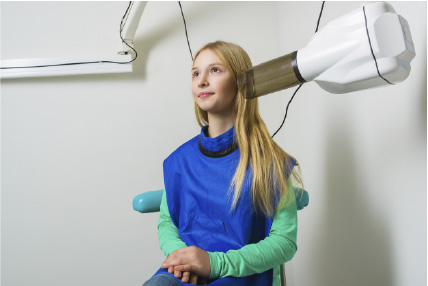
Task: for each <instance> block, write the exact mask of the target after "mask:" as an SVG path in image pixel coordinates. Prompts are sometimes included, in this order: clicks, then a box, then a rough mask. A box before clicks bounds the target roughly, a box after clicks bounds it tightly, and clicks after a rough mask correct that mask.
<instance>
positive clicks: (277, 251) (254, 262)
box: [209, 180, 297, 278]
mask: <svg viewBox="0 0 428 286" xmlns="http://www.w3.org/2000/svg"><path fill="white" fill-rule="evenodd" d="M288 187H289V190H290V195H291V200H292V201H291V202H290V203H289V204H288V205H287V206H286V207H283V208H282V209H278V210H277V211H276V213H275V216H274V219H273V223H272V227H271V230H270V232H269V236H268V237H266V238H265V239H263V240H261V241H259V242H258V243H254V244H248V245H246V246H244V247H242V248H240V249H238V250H229V251H228V252H226V253H224V252H209V256H210V263H211V275H210V278H218V277H225V276H234V277H243V276H248V275H252V274H255V273H261V272H264V271H267V270H269V269H272V268H277V267H278V266H279V265H281V264H282V263H284V262H286V261H289V260H291V259H292V258H293V256H294V254H295V253H296V251H297V245H296V239H297V206H296V203H295V195H294V189H293V186H292V185H291V181H290V180H289V181H288Z"/></svg>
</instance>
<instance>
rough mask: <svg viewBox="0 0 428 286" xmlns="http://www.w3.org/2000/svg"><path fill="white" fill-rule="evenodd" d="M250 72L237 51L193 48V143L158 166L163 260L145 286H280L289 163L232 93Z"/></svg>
mask: <svg viewBox="0 0 428 286" xmlns="http://www.w3.org/2000/svg"><path fill="white" fill-rule="evenodd" d="M250 67H252V64H251V60H250V58H249V56H248V55H247V53H246V52H245V51H244V50H243V49H242V48H241V47H239V46H237V45H235V44H232V43H227V42H222V41H217V42H214V43H209V44H207V45H205V46H204V47H202V48H201V49H200V50H199V51H198V52H197V54H196V56H195V60H194V62H193V68H192V93H193V98H194V102H195V113H196V119H197V121H198V123H199V125H200V126H201V127H202V130H201V133H200V135H198V136H196V137H194V138H193V139H191V140H190V141H188V142H186V143H184V144H183V145H182V146H180V147H179V148H178V149H177V150H176V151H174V152H173V153H172V154H171V155H170V156H169V157H168V158H167V159H166V160H165V161H164V181H165V193H164V195H163V198H162V203H161V210H160V218H159V222H158V236H159V242H160V246H161V249H162V251H163V252H164V253H165V255H166V256H167V260H165V262H164V263H163V264H162V265H161V268H160V269H159V270H158V271H157V272H156V274H155V275H154V276H153V277H152V278H151V279H150V280H149V281H147V282H146V283H145V284H144V286H150V285H164V286H165V285H189V284H192V285H195V284H209V285H233V286H238V285H246V286H251V285H255V286H256V285H257V286H258V285H269V286H270V285H275V286H276V285H279V284H280V281H279V267H280V265H281V264H282V263H284V262H285V261H288V260H290V259H291V258H293V256H294V254H295V252H296V250H297V246H296V234H297V210H296V204H295V197H294V191H293V189H292V188H293V187H292V185H291V179H290V175H293V178H294V179H296V180H297V181H298V182H300V183H301V180H300V177H299V175H298V173H297V172H296V171H295V170H293V167H294V166H295V165H298V164H297V162H296V160H295V159H294V158H293V157H291V156H289V155H288V154H287V153H286V152H285V151H283V150H282V149H281V148H280V147H279V146H278V145H277V144H276V143H275V142H274V141H273V140H272V139H271V137H270V135H269V133H268V130H267V128H266V126H265V124H264V122H263V120H262V119H261V117H260V115H259V111H258V102H257V99H251V100H246V99H245V98H244V97H243V96H242V95H241V94H240V92H239V91H238V88H237V84H236V78H237V75H238V73H239V72H241V71H243V70H246V69H248V68H250Z"/></svg>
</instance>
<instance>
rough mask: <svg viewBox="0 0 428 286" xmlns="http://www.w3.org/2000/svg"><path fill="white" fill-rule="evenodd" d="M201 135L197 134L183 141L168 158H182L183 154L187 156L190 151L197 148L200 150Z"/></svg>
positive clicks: (192, 151)
mask: <svg viewBox="0 0 428 286" xmlns="http://www.w3.org/2000/svg"><path fill="white" fill-rule="evenodd" d="M199 136H200V135H196V136H195V137H193V138H192V139H190V140H188V141H187V142H185V143H183V144H182V145H181V146H179V147H178V148H177V149H175V150H174V152H172V153H171V154H170V155H169V156H168V158H167V159H166V160H168V159H169V160H171V159H173V158H180V157H182V156H187V155H189V153H194V152H195V150H196V151H197V150H198V140H199Z"/></svg>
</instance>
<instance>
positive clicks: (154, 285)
mask: <svg viewBox="0 0 428 286" xmlns="http://www.w3.org/2000/svg"><path fill="white" fill-rule="evenodd" d="M143 286H181V283H180V282H178V281H177V280H176V279H175V278H174V277H173V276H170V275H168V274H159V275H156V276H153V277H152V278H150V279H149V280H147V281H146V282H145V283H144V284H143Z"/></svg>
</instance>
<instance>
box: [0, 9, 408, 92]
mask: <svg viewBox="0 0 428 286" xmlns="http://www.w3.org/2000/svg"><path fill="white" fill-rule="evenodd" d="M146 4H147V2H146V1H142V2H138V1H137V2H130V5H129V6H128V9H127V11H126V13H125V15H124V17H123V19H122V22H121V27H120V28H121V30H120V36H121V39H120V50H119V53H118V55H116V56H115V57H116V58H114V59H113V60H110V61H106V60H104V61H103V60H98V59H90V60H88V59H84V60H86V61H87V62H83V63H82V62H80V63H76V64H70V63H68V64H58V65H57V64H56V63H58V62H61V61H62V62H63V61H64V60H65V58H63V59H34V60H3V61H1V78H11V77H35V76H61V75H62V76H64V75H72V74H93V73H118V72H132V61H134V60H135V58H136V56H135V57H134V59H132V60H131V55H130V53H129V52H130V50H129V48H131V49H132V50H134V52H135V53H136V51H135V49H134V48H133V39H134V37H135V33H136V30H137V28H138V24H139V22H140V19H141V16H142V14H143V12H144V9H145V7H146ZM415 55H416V54H415V49H414V46H413V42H412V37H411V34H410V29H409V25H408V23H407V21H406V20H405V19H404V18H403V17H402V16H400V15H397V13H396V12H395V10H394V8H393V7H392V6H391V5H390V4H389V3H386V2H373V3H370V4H368V5H366V6H364V7H362V8H360V9H357V10H355V11H352V12H351V13H348V14H346V15H344V16H342V17H340V18H338V19H336V20H334V21H331V22H330V23H328V24H327V25H325V26H324V27H323V28H321V29H320V30H319V31H318V32H317V33H315V35H314V36H313V37H312V39H311V40H310V41H309V43H308V44H307V45H306V47H304V48H302V49H300V50H298V51H295V52H292V53H290V54H288V55H285V56H282V57H279V58H277V59H274V60H271V61H268V62H265V63H262V64H260V65H257V66H255V67H253V68H251V69H249V70H246V71H244V72H242V73H241V74H239V75H238V79H237V83H238V87H239V88H240V90H241V91H242V94H243V95H244V96H245V97H246V98H255V97H258V96H261V95H265V94H269V93H272V92H276V91H279V90H282V89H285V88H289V87H292V86H295V85H298V84H301V83H304V82H309V81H315V82H316V83H317V84H318V85H319V86H320V87H321V88H323V89H324V90H326V91H328V92H331V93H347V92H352V91H357V90H363V89H367V88H373V87H378V86H383V85H387V84H395V83H398V82H401V81H403V80H405V79H406V78H407V76H408V75H409V73H410V62H411V61H412V59H413V58H414V57H415ZM112 58H113V57H112ZM79 60H81V59H79ZM120 61H122V62H120ZM44 64H45V65H44ZM15 65H17V66H19V67H14V66H15ZM24 65H27V67H26V68H20V67H23V66H24ZM34 65H37V66H41V67H34V68H33V67H31V66H34Z"/></svg>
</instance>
